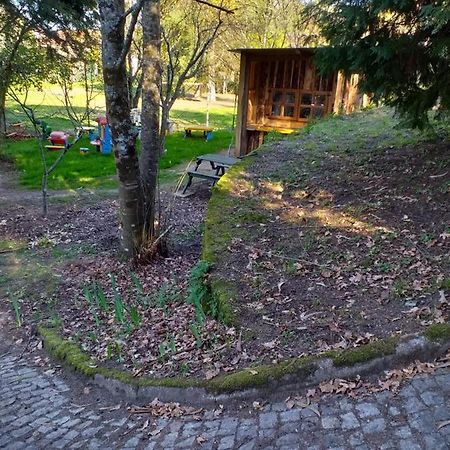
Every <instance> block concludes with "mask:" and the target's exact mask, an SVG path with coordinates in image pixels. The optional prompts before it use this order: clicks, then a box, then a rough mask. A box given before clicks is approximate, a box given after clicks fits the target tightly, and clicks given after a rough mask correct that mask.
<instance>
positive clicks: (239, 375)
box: [38, 323, 450, 405]
mask: <svg viewBox="0 0 450 450" xmlns="http://www.w3.org/2000/svg"><path fill="white" fill-rule="evenodd" d="M38 331H39V334H40V335H41V337H42V339H43V343H44V348H45V349H46V350H47V351H49V353H50V354H52V355H53V356H54V357H55V358H57V359H58V360H60V361H62V362H63V363H65V364H66V365H67V366H68V367H70V368H71V369H73V370H74V371H76V372H78V373H80V374H83V375H85V376H86V377H89V378H92V379H94V381H97V384H99V385H101V386H103V387H105V388H107V389H110V390H114V391H115V393H121V395H123V394H124V393H125V396H126V397H128V398H130V399H131V398H132V399H144V398H154V397H155V396H158V398H160V399H161V400H163V401H173V400H175V399H176V401H180V402H182V401H186V402H190V403H192V404H198V405H207V404H211V403H214V402H216V401H217V400H218V399H219V398H221V397H223V396H224V395H225V396H228V397H229V398H246V399H249V398H259V397H260V396H261V395H262V394H263V393H264V397H265V398H268V397H270V395H271V394H274V393H276V392H280V391H281V392H283V391H286V390H289V389H291V388H295V389H300V388H302V387H306V386H312V385H314V384H318V383H320V382H322V381H325V380H329V379H332V378H345V377H354V376H356V375H363V374H375V373H377V372H380V371H382V370H386V369H389V368H392V367H397V366H399V365H401V364H405V363H407V362H411V361H414V360H416V359H420V360H428V361H429V360H433V359H435V358H436V357H438V356H441V355H442V354H444V353H445V352H446V351H447V350H448V349H449V348H450V323H445V324H436V325H432V326H430V327H428V328H427V329H426V330H425V332H424V333H423V334H421V335H413V336H405V337H402V338H400V337H390V338H386V339H383V340H379V341H376V342H373V343H370V344H366V345H362V346H359V347H355V348H352V349H348V350H341V351H331V352H326V353H323V354H319V355H312V356H303V357H299V358H291V359H288V360H285V361H282V362H280V363H278V364H269V365H261V366H254V367H249V368H246V369H243V370H240V371H237V372H234V373H231V374H225V375H221V376H218V377H216V378H213V379H212V380H198V379H194V378H145V377H140V378H137V377H135V376H133V374H132V373H130V372H126V371H120V370H116V369H110V368H107V367H105V366H102V365H100V364H98V363H97V362H96V361H94V360H93V359H92V358H90V357H89V356H88V355H87V354H86V353H84V352H83V351H82V350H81V348H80V347H79V346H78V345H77V344H75V343H73V342H70V341H68V340H65V339H63V338H62V337H61V336H60V335H59V334H58V331H57V329H55V328H48V327H45V326H42V325H41V326H39V327H38Z"/></svg>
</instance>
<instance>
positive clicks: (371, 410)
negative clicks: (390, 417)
mask: <svg viewBox="0 0 450 450" xmlns="http://www.w3.org/2000/svg"><path fill="white" fill-rule="evenodd" d="M355 409H356V412H357V414H358V416H359V417H361V418H362V419H365V418H367V417H373V416H379V415H380V414H381V413H380V410H379V409H378V407H377V405H376V404H374V403H366V402H365V403H357V404H356V405H355Z"/></svg>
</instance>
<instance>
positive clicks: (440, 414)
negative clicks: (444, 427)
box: [431, 405, 450, 421]
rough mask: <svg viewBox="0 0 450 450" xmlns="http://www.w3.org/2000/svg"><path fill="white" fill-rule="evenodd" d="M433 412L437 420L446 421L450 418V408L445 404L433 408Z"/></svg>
mask: <svg viewBox="0 0 450 450" xmlns="http://www.w3.org/2000/svg"><path fill="white" fill-rule="evenodd" d="M431 412H432V414H433V416H434V418H435V420H437V421H444V420H447V419H449V418H450V408H448V407H447V406H444V405H441V406H438V407H436V408H432V409H431Z"/></svg>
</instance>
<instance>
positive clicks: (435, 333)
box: [424, 323, 450, 342]
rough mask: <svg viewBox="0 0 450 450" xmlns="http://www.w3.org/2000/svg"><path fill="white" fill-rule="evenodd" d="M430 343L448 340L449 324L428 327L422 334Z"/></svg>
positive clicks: (449, 338)
mask: <svg viewBox="0 0 450 450" xmlns="http://www.w3.org/2000/svg"><path fill="white" fill-rule="evenodd" d="M424 336H425V337H427V338H428V339H430V341H435V342H436V341H445V340H450V323H436V324H434V325H430V326H429V327H428V328H427V330H426V331H425V333H424Z"/></svg>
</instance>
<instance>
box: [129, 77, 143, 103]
mask: <svg viewBox="0 0 450 450" xmlns="http://www.w3.org/2000/svg"><path fill="white" fill-rule="evenodd" d="M143 83H144V73H143V72H142V73H141V75H140V76H139V78H138V81H137V84H136V87H135V89H134V91H132V93H133V95H132V96H131V107H132V108H137V107H138V106H139V100H140V99H141V95H142V84H143Z"/></svg>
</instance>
